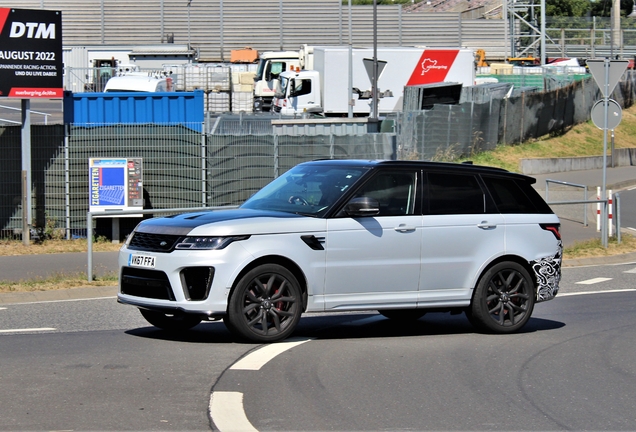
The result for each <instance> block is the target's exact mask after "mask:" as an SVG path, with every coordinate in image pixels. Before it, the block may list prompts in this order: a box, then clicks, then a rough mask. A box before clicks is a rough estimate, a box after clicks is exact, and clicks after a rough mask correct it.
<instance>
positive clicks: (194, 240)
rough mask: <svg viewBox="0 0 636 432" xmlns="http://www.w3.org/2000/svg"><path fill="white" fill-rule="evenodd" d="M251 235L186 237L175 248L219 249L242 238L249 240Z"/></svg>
mask: <svg viewBox="0 0 636 432" xmlns="http://www.w3.org/2000/svg"><path fill="white" fill-rule="evenodd" d="M248 238H250V236H247V235H246V236H232V237H205V236H199V237H185V238H184V239H183V240H181V241H180V242H179V243H177V245H176V246H175V249H190V250H219V249H223V248H225V247H227V246H228V245H229V244H230V243H233V242H235V241H240V240H247V239H248Z"/></svg>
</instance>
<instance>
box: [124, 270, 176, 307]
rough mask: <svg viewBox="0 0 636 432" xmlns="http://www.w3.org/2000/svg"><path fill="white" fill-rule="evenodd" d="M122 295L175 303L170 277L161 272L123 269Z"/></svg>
mask: <svg viewBox="0 0 636 432" xmlns="http://www.w3.org/2000/svg"><path fill="white" fill-rule="evenodd" d="M121 293H122V294H128V295H131V296H135V297H144V298H151V299H157V300H171V301H175V298H174V293H173V292H172V287H171V286H170V281H169V280H168V275H166V274H165V273H164V272H162V271H159V270H147V269H138V268H132V267H124V268H122V271H121Z"/></svg>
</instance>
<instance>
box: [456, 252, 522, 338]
mask: <svg viewBox="0 0 636 432" xmlns="http://www.w3.org/2000/svg"><path fill="white" fill-rule="evenodd" d="M534 300H535V290H534V283H533V281H532V278H531V277H530V274H529V273H528V272H527V270H526V269H525V268H523V267H522V266H521V265H520V264H517V263H515V262H501V263H499V264H496V265H494V266H492V267H491V268H490V269H488V271H486V273H484V275H483V276H482V277H481V279H480V280H479V283H478V284H477V288H476V289H475V294H474V295H473V301H472V303H471V306H470V308H468V309H467V310H466V315H467V316H468V319H469V321H470V322H471V323H472V324H473V325H474V326H476V327H477V328H479V329H480V330H485V331H488V332H491V333H514V332H516V331H517V330H519V329H520V328H522V327H523V326H524V325H526V323H527V322H528V320H529V319H530V316H531V315H532V310H533V308H534Z"/></svg>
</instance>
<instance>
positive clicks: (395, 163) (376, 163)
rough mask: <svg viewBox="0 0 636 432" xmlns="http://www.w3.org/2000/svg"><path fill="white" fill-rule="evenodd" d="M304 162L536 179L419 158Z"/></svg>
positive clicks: (533, 181) (498, 170) (508, 172)
mask: <svg viewBox="0 0 636 432" xmlns="http://www.w3.org/2000/svg"><path fill="white" fill-rule="evenodd" d="M304 164H319V165H338V166H351V167H367V168H377V167H385V166H390V167H396V168H397V167H412V168H422V169H423V168H436V169H442V170H453V171H456V170H459V171H466V172H475V173H482V174H486V173H488V174H498V175H505V176H510V177H516V178H519V179H523V180H525V181H527V182H530V183H531V184H532V183H535V182H536V179H535V178H533V177H529V176H526V175H523V174H518V173H513V172H510V171H507V170H505V169H503V168H497V167H489V166H483V165H473V164H472V163H455V162H430V161H419V160H364V159H317V160H313V161H310V162H304V163H303V164H302V165H304Z"/></svg>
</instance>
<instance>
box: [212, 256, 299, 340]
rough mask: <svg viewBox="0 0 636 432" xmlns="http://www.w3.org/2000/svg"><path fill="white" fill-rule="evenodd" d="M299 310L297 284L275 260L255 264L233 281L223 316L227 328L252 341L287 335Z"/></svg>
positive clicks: (288, 272)
mask: <svg viewBox="0 0 636 432" xmlns="http://www.w3.org/2000/svg"><path fill="white" fill-rule="evenodd" d="M301 313H302V295H301V291H300V285H299V284H298V281H297V280H296V278H295V277H294V275H293V274H292V273H291V272H290V271H289V270H287V269H286V268H285V267H282V266H280V265H277V264H266V265H262V266H259V267H256V268H254V269H252V270H250V271H249V272H248V273H246V274H245V276H243V277H242V278H241V280H240V281H239V283H238V284H237V285H236V288H235V289H234V292H233V293H232V297H231V298H230V302H229V306H228V315H227V317H226V318H225V319H224V322H225V323H226V326H227V328H228V330H230V331H231V332H232V333H234V334H235V335H237V336H239V337H240V338H244V339H248V340H250V341H253V342H275V341H279V340H283V339H286V338H287V337H289V336H290V335H291V334H292V333H293V332H294V329H295V328H296V325H297V324H298V321H299V320H300V315H301Z"/></svg>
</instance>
